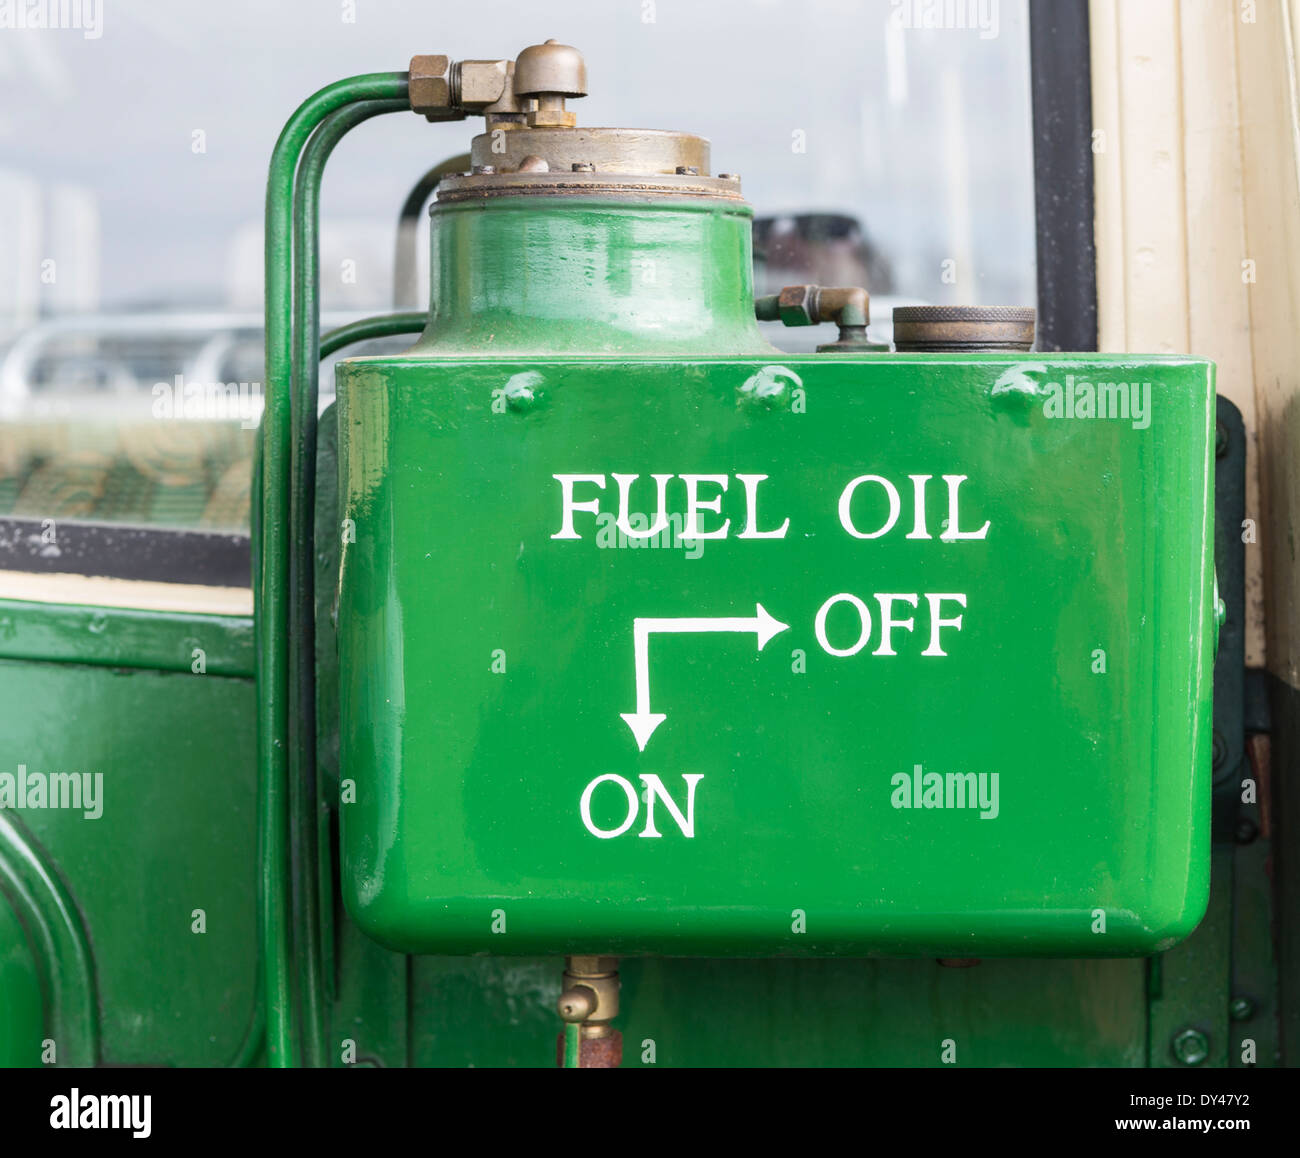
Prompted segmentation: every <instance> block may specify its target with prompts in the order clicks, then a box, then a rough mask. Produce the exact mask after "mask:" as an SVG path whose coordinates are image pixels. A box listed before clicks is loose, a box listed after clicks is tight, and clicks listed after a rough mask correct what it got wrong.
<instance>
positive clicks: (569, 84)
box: [408, 40, 587, 128]
mask: <svg viewBox="0 0 1300 1158" xmlns="http://www.w3.org/2000/svg"><path fill="white" fill-rule="evenodd" d="M408 92H409V94H410V101H411V109H412V111H414V112H417V113H419V114H421V115H422V116H424V117H426V118H427V119H428V120H430V121H459V120H464V119H465V118H466V117H467V116H472V115H477V116H485V117H487V118H488V119H489V120H494V119H496V118H501V119H502V120H503V121H505V122H507V123H508V122H510V121H517V120H520V119H523V118H526V119H527V122H528V124H530V125H532V126H538V125H540V126H543V127H561V128H573V127H574V126H575V125H576V124H577V123H578V119H577V116H576V115H575V114H574V113H571V112H568V111H567V110H566V108H565V105H564V102H565V100H566V99H568V98H571V97H580V96H586V94H587V65H586V63H585V61H584V60H583V58H582V53H580V52H579V51H578V50H577V49H576V48H571V47H570V46H569V45H567V44H559V43H557V42H556V41H554V40H548V41H547V42H546V43H545V44H535V45H533V46H532V47H530V48H525V49H524V50H523V51H522V52H521V53H520V54H519V57H518V59H517V60H513V61H511V60H462V61H455V60H452V59H451V58H450V57H448V56H443V55H440V54H439V55H420V56H413V57H412V58H411V68H410V80H409V82H408Z"/></svg>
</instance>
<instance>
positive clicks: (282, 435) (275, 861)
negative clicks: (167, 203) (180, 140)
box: [253, 72, 408, 1068]
mask: <svg viewBox="0 0 1300 1158" xmlns="http://www.w3.org/2000/svg"><path fill="white" fill-rule="evenodd" d="M407 82H408V77H407V74H406V73H404V72H390V73H369V74H367V75H364V76H357V77H351V78H349V79H347V80H341V81H336V82H335V83H334V84H330V85H326V87H325V88H323V89H321V90H319V91H318V92H316V93H314V94H313V95H312V96H310V97H308V98H307V100H305V101H304V102H303V103H302V104H301V105H300V106H299V107H298V109H297V111H296V112H295V113H294V114H293V116H291V117H290V118H289V121H288V123H287V124H286V125H285V127H284V129H283V130H282V131H281V133H280V137H279V140H277V141H276V145H275V152H274V153H273V154H272V156H271V166H270V172H269V174H268V177H267V186H266V375H265V383H264V390H265V405H264V410H263V415H262V429H261V438H260V440H259V447H258V457H259V461H258V463H257V465H256V467H255V470H256V471H257V474H258V477H259V479H260V483H261V486H260V491H261V493H260V496H259V497H260V503H261V517H260V519H259V520H257V521H256V523H255V528H256V531H257V538H256V540H255V547H254V558H255V562H256V566H257V571H256V574H255V577H254V584H253V598H254V605H255V616H256V627H257V685H258V697H257V753H258V809H257V822H258V823H257V828H258V833H257V835H258V872H257V876H258V942H259V954H260V969H261V973H262V980H263V989H262V993H263V997H264V1001H265V1005H266V1025H267V1034H266V1044H267V1062H268V1064H269V1065H271V1066H272V1067H276V1068H279V1067H287V1066H294V1065H296V1064H297V1061H298V1049H297V1043H296V1040H295V1033H296V1030H295V1020H296V1018H295V1016H294V1009H293V1004H292V1003H293V988H292V980H291V976H290V963H289V945H290V937H289V905H288V904H287V903H286V890H287V889H288V884H289V881H288V868H289V862H288V852H289V848H288V845H289V842H288V836H289V833H288V800H287V795H288V794H287V787H288V785H287V767H288V762H287V755H288V753H287V746H288V734H287V692H288V685H287V679H288V656H289V643H288V630H287V629H288V623H287V610H288V595H289V592H288V582H287V580H288V575H287V563H288V554H289V541H288V533H287V532H288V529H289V490H288V475H289V471H290V468H291V462H290V460H291V455H292V430H291V422H290V368H291V358H292V356H291V350H290V336H291V329H292V279H293V266H292V263H293V256H294V254H293V240H292V234H291V219H292V216H293V197H294V179H295V174H296V173H297V169H298V161H299V158H300V156H301V154H302V151H303V148H304V147H305V146H306V144H307V141H308V138H309V137H310V136H311V134H312V133H313V132H314V131H315V130H316V128H317V126H319V125H320V124H321V122H322V121H324V120H325V118H326V117H328V116H329V115H330V113H332V112H334V111H335V110H337V109H340V108H344V107H346V106H347V105H350V104H354V103H356V102H357V101H365V100H400V99H404V98H405V97H406V96H407Z"/></svg>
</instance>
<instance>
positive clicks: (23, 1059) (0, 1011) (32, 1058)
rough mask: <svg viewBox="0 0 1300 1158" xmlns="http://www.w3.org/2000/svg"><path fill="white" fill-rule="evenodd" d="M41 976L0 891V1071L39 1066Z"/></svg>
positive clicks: (41, 1023) (41, 1021)
mask: <svg viewBox="0 0 1300 1158" xmlns="http://www.w3.org/2000/svg"><path fill="white" fill-rule="evenodd" d="M44 1036H45V1021H44V1017H43V1000H42V996H41V976H40V970H39V969H38V967H37V963H36V958H35V956H34V955H33V951H32V945H31V943H30V941H29V940H28V939H27V933H26V931H25V930H24V929H23V927H22V925H21V924H19V921H18V914H17V913H15V912H14V910H13V909H12V908H11V907H10V906H9V904H8V903H7V902H6V900H5V896H4V893H3V891H2V890H0V1069H2V1068H7V1067H9V1066H36V1065H40V1064H41V1041H42V1039H43V1038H44Z"/></svg>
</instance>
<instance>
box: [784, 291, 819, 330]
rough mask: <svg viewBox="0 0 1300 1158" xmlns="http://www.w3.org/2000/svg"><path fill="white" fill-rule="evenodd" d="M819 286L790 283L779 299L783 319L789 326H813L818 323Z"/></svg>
mask: <svg viewBox="0 0 1300 1158" xmlns="http://www.w3.org/2000/svg"><path fill="white" fill-rule="evenodd" d="M816 298H817V287H816V286H813V285H788V286H786V287H785V289H783V290H782V291H781V295H780V297H779V298H778V299H777V309H778V310H779V312H780V315H781V321H782V323H783V324H785V325H787V326H812V325H816V324H817V302H816Z"/></svg>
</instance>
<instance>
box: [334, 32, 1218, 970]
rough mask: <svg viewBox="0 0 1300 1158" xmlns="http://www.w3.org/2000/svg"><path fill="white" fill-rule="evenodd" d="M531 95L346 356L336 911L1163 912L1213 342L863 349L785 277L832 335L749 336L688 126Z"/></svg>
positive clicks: (792, 925)
mask: <svg viewBox="0 0 1300 1158" xmlns="http://www.w3.org/2000/svg"><path fill="white" fill-rule="evenodd" d="M530 51H531V50H530ZM521 60H522V58H521ZM412 77H413V79H412V94H413V96H412V103H413V105H416V106H417V109H418V100H417V97H416V93H417V85H416V70H414V69H413V73H412ZM463 83H468V81H465V82H463ZM548 83H551V84H552V87H551V88H549V89H537V88H535V87H534V88H533V89H532V90H531V92H530V93H524V92H523V91H522V90H520V88H519V84H518V77H517V76H516V96H527V100H526V102H525V103H526V104H528V105H529V106H530V107H529V111H524V112H520V111H512V110H511V109H509V108H505V109H504V111H499V112H498V113H497V114H495V115H494V114H492V113H491V112H488V113H486V114H485V115H487V117H488V128H487V131H486V132H485V133H484V134H483V135H482V136H480V137H478V138H477V139H476V140H475V142H474V146H473V152H472V154H471V156H472V159H473V162H474V166H473V169H472V171H471V172H469V173H466V174H463V175H459V176H455V177H451V178H446V179H444V181H443V182H442V184H441V186H440V188H439V192H438V201H437V204H436V205H435V206H434V208H433V211H432V243H431V244H432V279H433V285H432V294H431V313H430V320H429V324H428V328H427V330H426V331H425V333H424V334H423V336H422V337H421V338H420V340H419V341H418V342H417V343H416V345H415V346H414V347H413V348H412V349H411V350H409V351H408V352H407V353H405V354H403V355H401V356H396V357H379V358H356V359H351V360H348V361H346V362H343V363H341V364H340V365H339V367H338V369H337V374H336V380H337V389H338V414H339V420H338V430H339V487H340V502H341V512H340V514H341V519H342V526H341V529H340V534H341V539H342V555H341V568H340V576H339V589H338V591H339V593H338V638H339V663H340V691H339V700H340V703H339V719H340V810H341V840H342V880H343V891H344V894H345V897H346V901H347V905H348V908H349V910H350V912H351V914H352V916H353V917H354V918H355V920H356V921H357V922H358V923H359V924H360V925H361V927H362V928H363V929H364V930H365V931H366V932H368V933H369V934H370V935H371V936H372V937H374V938H376V939H377V940H379V941H380V942H382V943H383V944H385V945H387V946H389V947H391V948H393V949H397V950H401V951H405V952H414V953H439V954H472V953H485V952H490V953H496V954H542V953H547V954H550V953H554V954H560V953H564V954H589V953H603V954H612V955H618V956H628V955H635V954H656V955H708V956H765V955H814V956H832V955H856V956H866V955H899V956H912V955H916V956H920V955H924V956H932V957H945V958H947V957H957V958H970V957H977V956H1025V955H1028V956H1075V957H1077V956H1103V957H1116V956H1125V955H1142V954H1150V953H1153V952H1158V951H1161V950H1164V949H1167V948H1168V947H1170V946H1172V945H1173V944H1174V943H1176V942H1177V941H1178V940H1179V939H1180V938H1182V937H1184V936H1186V935H1187V934H1188V933H1190V932H1191V931H1192V929H1193V928H1194V927H1195V926H1196V924H1197V922H1198V921H1199V920H1200V918H1201V916H1202V914H1203V913H1204V911H1205V907H1206V903H1207V896H1208V887H1209V868H1210V832H1209V822H1210V747H1211V745H1210V708H1211V669H1212V664H1213V654H1214V637H1215V635H1214V633H1215V618H1214V616H1215V599H1214V580H1213V560H1212V553H1211V552H1212V542H1213V526H1212V519H1213V514H1212V510H1213V508H1212V505H1211V501H1212V500H1211V495H1212V481H1213V475H1212V470H1213V452H1212V447H1213V430H1214V404H1215V391H1214V368H1213V365H1212V364H1211V363H1209V362H1206V361H1202V360H1198V359H1194V358H1186V357H1147V358H1143V357H1132V356H1127V355H1125V356H1108V355H1097V354H1043V353H1037V352H1033V351H1032V350H1030V349H1028V348H1026V343H1024V342H1015V341H1012V342H1008V341H1006V340H1004V339H1005V335H1004V336H1003V337H1000V338H997V339H996V340H990V341H984V342H981V341H979V340H978V334H976V335H975V337H974V338H972V335H971V334H970V333H966V332H963V331H962V324H964V323H960V318H959V319H958V320H959V323H960V324H958V325H957V326H956V327H955V328H954V327H951V326H948V327H947V328H945V325H946V323H944V322H943V319H942V318H938V319H937V322H936V325H937V329H936V330H935V333H936V334H938V335H939V336H938V337H934V340H932V341H930V342H928V343H927V342H919V343H917V345H916V347H915V348H917V349H924V350H925V351H926V352H899V353H889V352H880V351H879V347H878V346H877V345H874V344H872V343H870V342H868V341H867V340H866V323H867V317H866V305H865V294H861V292H860V291H857V292H856V293H855V292H852V291H827V290H821V291H813V290H811V288H810V287H795V291H796V292H791V293H789V294H786V295H782V297H781V299H780V301H779V302H776V303H775V304H773V305H772V307H771V309H772V311H773V316H784V317H785V320H786V321H788V322H795V323H800V322H804V323H806V322H815V321H819V320H830V321H835V322H837V323H838V324H839V325H840V341H839V342H837V343H835V345H834V346H833V347H831V349H832V350H833V352H827V353H821V354H817V355H789V354H784V353H781V352H779V351H777V350H776V349H774V348H773V347H771V346H770V345H769V344H768V343H767V341H766V340H765V339H764V337H763V336H762V334H761V333H760V331H759V328H758V326H757V324H756V321H755V307H754V300H753V286H752V279H751V272H750V271H751V252H750V210H749V208H748V206H747V205H746V204H745V203H744V201H743V199H742V197H741V192H740V184H739V181H738V180H737V179H736V178H734V177H730V176H713V175H711V167H710V160H709V156H708V145H707V143H706V142H703V141H702V140H701V139H700V138H698V137H692V136H688V135H685V134H675V133H649V132H640V131H632V130H613V129H610V130H601V129H582V128H579V127H578V126H577V125H576V124H574V123H573V121H572V114H571V113H568V111H567V109H566V108H565V107H564V99H563V97H564V96H566V95H567V96H573V95H578V93H577V92H575V91H574V90H575V89H576V88H577V87H578V85H577V82H576V81H574V82H572V83H569V84H568V85H567V86H566V85H565V83H564V82H562V81H552V82H548ZM584 87H585V82H584ZM431 99H433V100H434V102H435V103H436V100H437V99H438V98H436V97H434V98H431ZM503 107H504V106H503ZM429 115H432V116H435V117H436V115H437V109H436V108H434V109H432V110H431V111H429ZM932 337H933V335H932Z"/></svg>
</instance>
